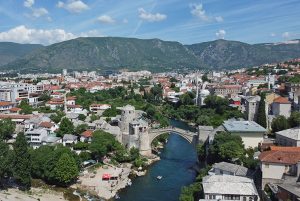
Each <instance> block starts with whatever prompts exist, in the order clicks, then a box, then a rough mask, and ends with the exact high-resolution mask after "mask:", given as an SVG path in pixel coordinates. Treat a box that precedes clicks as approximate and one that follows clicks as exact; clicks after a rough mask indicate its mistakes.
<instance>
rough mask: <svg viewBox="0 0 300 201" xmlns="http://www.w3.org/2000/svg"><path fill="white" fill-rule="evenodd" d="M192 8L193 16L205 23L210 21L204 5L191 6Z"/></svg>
mask: <svg viewBox="0 0 300 201" xmlns="http://www.w3.org/2000/svg"><path fill="white" fill-rule="evenodd" d="M190 8H191V13H192V15H194V16H196V17H198V18H200V19H201V20H203V21H208V20H209V17H208V16H207V15H206V13H205V10H204V9H203V5H202V4H191V5H190Z"/></svg>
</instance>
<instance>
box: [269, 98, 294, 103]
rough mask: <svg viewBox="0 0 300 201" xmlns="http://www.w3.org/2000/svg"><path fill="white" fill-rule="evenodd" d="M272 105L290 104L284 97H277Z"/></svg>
mask: <svg viewBox="0 0 300 201" xmlns="http://www.w3.org/2000/svg"><path fill="white" fill-rule="evenodd" d="M273 102H274V103H279V104H290V103H291V102H290V101H289V100H288V98H285V97H281V96H280V97H278V98H275V99H274V101H273Z"/></svg>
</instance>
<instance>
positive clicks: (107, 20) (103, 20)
mask: <svg viewBox="0 0 300 201" xmlns="http://www.w3.org/2000/svg"><path fill="white" fill-rule="evenodd" d="M97 21H99V22H101V23H104V24H113V23H115V22H116V21H115V20H114V19H113V18H112V17H110V16H109V15H101V16H100V17H98V18H97Z"/></svg>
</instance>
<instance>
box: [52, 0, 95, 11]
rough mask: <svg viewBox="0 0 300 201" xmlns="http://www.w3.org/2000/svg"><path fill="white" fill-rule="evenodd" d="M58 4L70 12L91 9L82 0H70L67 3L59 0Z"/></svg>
mask: <svg viewBox="0 0 300 201" xmlns="http://www.w3.org/2000/svg"><path fill="white" fill-rule="evenodd" d="M56 6H57V7H58V8H64V9H66V10H67V11H69V12H70V13H81V12H82V11H85V10H88V9H89V7H88V5H86V4H85V3H84V2H82V1H81V0H68V1H67V2H66V3H64V2H62V1H59V2H58V3H57V5H56Z"/></svg>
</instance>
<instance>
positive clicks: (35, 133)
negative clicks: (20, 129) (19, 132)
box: [25, 128, 48, 149]
mask: <svg viewBox="0 0 300 201" xmlns="http://www.w3.org/2000/svg"><path fill="white" fill-rule="evenodd" d="M25 136H26V139H27V142H28V143H29V144H30V146H31V147H33V148H34V149H36V148H39V147H40V146H41V145H42V141H43V139H44V138H45V137H47V136H48V132H47V130H46V129H42V128H38V129H33V130H28V131H26V132H25Z"/></svg>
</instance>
